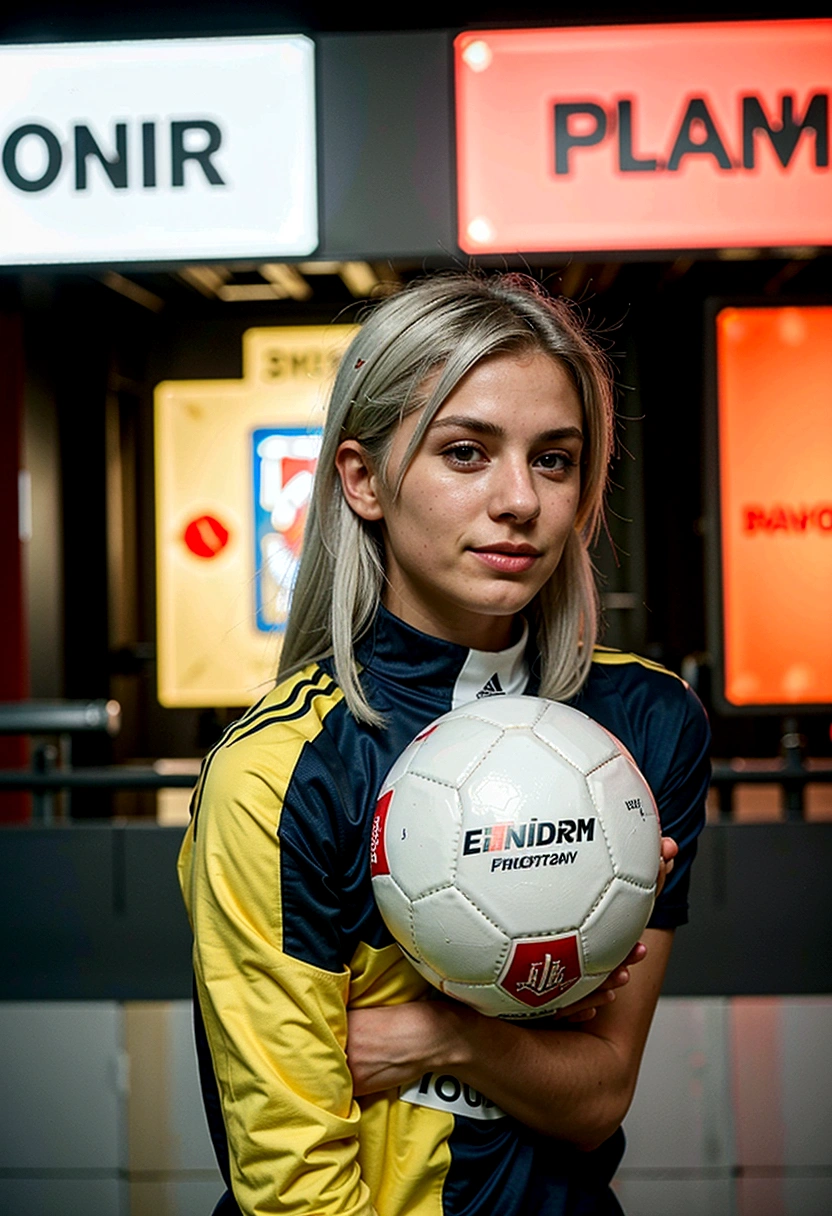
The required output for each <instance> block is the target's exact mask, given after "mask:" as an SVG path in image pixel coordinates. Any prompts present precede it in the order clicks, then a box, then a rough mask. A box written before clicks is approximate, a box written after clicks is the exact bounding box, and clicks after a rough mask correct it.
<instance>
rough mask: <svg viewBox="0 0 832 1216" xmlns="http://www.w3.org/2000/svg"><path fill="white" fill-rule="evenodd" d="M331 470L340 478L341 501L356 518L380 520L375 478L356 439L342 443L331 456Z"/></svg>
mask: <svg viewBox="0 0 832 1216" xmlns="http://www.w3.org/2000/svg"><path fill="white" fill-rule="evenodd" d="M335 467H336V469H337V470H338V476H339V477H340V478H341V489H342V490H343V492H344V498H346V500H347V502H348V503H349V505H350V507H352V509H353V511H355V513H356V515H357V516H358V517H359V518H360V519H366V520H378V519H383V518H384V509H383V508H382V505H381V501H380V499H379V494H378V478H377V476H376V474H375V472H374V471H373V468H372V465H371V464H370V461H369V459H368V457H367V453H366V452H365V451H364V449H363V448H362V446H361V444H360V443H359V442H358V440H357V439H345V440H344V442H343V443H342V444H341V446H340V447H339V448H338V451H337V452H336V453H335Z"/></svg>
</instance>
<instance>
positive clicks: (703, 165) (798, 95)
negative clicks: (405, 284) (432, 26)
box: [455, 20, 832, 254]
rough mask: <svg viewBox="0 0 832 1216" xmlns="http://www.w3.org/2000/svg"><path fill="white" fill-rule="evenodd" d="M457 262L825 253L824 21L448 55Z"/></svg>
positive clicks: (488, 34)
mask: <svg viewBox="0 0 832 1216" xmlns="http://www.w3.org/2000/svg"><path fill="white" fill-rule="evenodd" d="M455 45H456V106H457V160H458V212H459V243H460V246H461V247H462V248H463V249H464V250H465V251H466V252H468V253H474V254H476V253H513V252H516V251H519V250H526V251H529V252H535V251H539V252H543V251H547V250H551V251H558V250H586V251H589V250H604V249H606V250H627V249H674V248H718V247H730V246H749V245H762V246H772V245H806V244H828V243H830V241H832V170H830V165H829V117H830V115H829V97H830V90H832V21H828V20H818V21H748V22H719V23H696V24H690V25H687V24H679V25H665V26H661V25H654V26H646V25H642V26H626V27H624V26H622V27H603V28H593V29H549V30H502V31H479V32H476V33H473V32H471V33H465V34H461V35H460V36H459V37H458V38H457V39H456V44H455Z"/></svg>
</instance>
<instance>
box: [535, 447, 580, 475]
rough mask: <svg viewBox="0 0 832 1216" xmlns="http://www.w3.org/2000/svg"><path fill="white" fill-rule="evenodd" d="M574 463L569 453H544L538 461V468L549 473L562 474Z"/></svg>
mask: <svg viewBox="0 0 832 1216" xmlns="http://www.w3.org/2000/svg"><path fill="white" fill-rule="evenodd" d="M574 463H575V462H574V460H573V459H572V457H571V456H570V455H569V453H568V452H543V453H542V454H541V455H540V456H538V458H537V461H536V464H537V465H538V467H539V468H541V469H543V470H545V472H547V473H561V472H563V471H564V470H565V469H569V468H571V467H572V465H573V464H574Z"/></svg>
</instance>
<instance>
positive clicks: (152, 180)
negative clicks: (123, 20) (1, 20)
mask: <svg viewBox="0 0 832 1216" xmlns="http://www.w3.org/2000/svg"><path fill="white" fill-rule="evenodd" d="M317 243H318V233H317V201H316V181H315V97H314V47H313V44H312V42H311V41H310V40H309V39H308V38H305V37H303V36H302V35H277V36H268V37H243V38H197V39H187V40H184V39H170V40H159V41H152V42H149V41H140V42H111V43H103V42H99V43H62V44H53V45H49V44H44V45H42V46H5V47H2V48H0V264H5V265H34V264H41V265H43V264H50V263H54V264H57V263H62V262H141V261H193V260H194V259H197V258H249V257H251V258H258V259H260V258H263V259H265V258H275V257H281V256H285V257H291V256H304V255H306V254H309V253H311V252H312V251H313V250H314V249H315V247H316V245H317Z"/></svg>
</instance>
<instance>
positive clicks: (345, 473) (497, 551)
mask: <svg viewBox="0 0 832 1216" xmlns="http://www.w3.org/2000/svg"><path fill="white" fill-rule="evenodd" d="M418 420H419V411H418V410H417V411H415V412H414V413H412V414H410V415H409V416H408V417H407V418H405V419H404V421H403V422H402V424H401V425H400V427H399V429H398V431H397V432H396V434H395V436H394V439H393V444H392V448H391V453H390V460H389V463H388V466H387V476H386V478H385V480H384V482H382V480H381V478H379V477H378V476H377V474H376V472H375V471H373V470H372V469H371V468H369V467H368V466H366V462H364V465H363V466H362V465H361V461H362V457H361V456H360V447H359V445H358V444H356V443H355V442H354V441H347V442H346V443H345V444H342V447H341V449H339V457H338V465H339V469H340V471H341V476H342V481H343V483H344V489H345V493H346V495H347V499H348V501H349V502H350V504H351V505H352V507H353V509H354V510H356V511H357V513H358V514H359V515H361V516H362V517H363V518H365V519H374V520H377V521H379V522H380V524H381V529H382V534H383V537H384V547H385V554H386V573H387V581H386V589H385V593H384V603H385V605H386V606H387V607H388V608H389V609H390V611H391V612H393V613H395V615H396V616H398V617H400V618H401V619H402V620H404V621H406V622H407V623H408V624H410V625H413V626H414V627H415V628H417V629H420V630H422V631H423V632H425V633H430V634H433V635H434V636H435V637H441V638H445V639H446V640H448V641H452V642H457V643H459V644H461V645H463V646H471V647H474V648H476V649H480V650H500V649H503V648H504V647H505V646H507V645H509V644H510V641H511V633H512V622H513V620H514V618H515V616H516V614H517V613H518V612H520V611H521V609H523V608H525V606H526V605H527V604H528V603H529V602H530V600H531V599H532V598H533V597H534V596H535V595H536V594H537V592H538V591H539V590H540V588H541V587H542V586H543V584H544V583H545V582H546V581H547V579H549V578H550V577H551V576H552V574H553V573H554V571H555V569H556V568H557V565H558V563H559V561H560V559H561V556H562V554H563V548H564V545H565V544H566V540H567V537H568V536H569V533H570V532H571V530H572V527H573V525H574V522H575V513H576V511H577V508H578V500H579V497H580V488H581V482H580V457H581V448H582V445H583V416H582V410H581V404H580V401H579V400H578V395H577V393H576V391H575V389H574V387H573V385H572V382H571V380H570V379H569V376H568V374H567V373H566V372H565V371H564V369H563V368H562V367H561V365H560V364H559V363H557V362H555V360H554V359H551V358H550V357H549V356H548V355H545V354H542V353H540V352H524V353H521V354H499V355H492V356H490V357H489V358H487V359H484V360H483V361H482V362H481V363H478V364H477V365H476V366H475V367H474V368H472V369H471V371H470V372H468V374H467V375H466V376H465V377H464V378H463V379H462V380H461V381H460V383H459V384H458V385H457V387H456V388H455V389H454V391H453V392H452V393H451V394H450V396H449V397H448V398H447V400H446V401H445V402H444V404H443V405H442V407H441V409H440V410H439V411H438V413H437V414H436V416H435V418H434V419H433V421H432V422H431V424H430V426H429V427H428V430H427V432H426V434H425V436H424V438H423V440H422V443H421V444H420V446H419V449H418V451H417V453H416V455H415V456H414V458H413V460H412V461H411V463H410V465H409V467H408V469H407V471H406V472H405V475H404V478H403V480H402V484H401V488H400V490H399V493H398V495H397V496H396V497H395V498H394V497H393V493H392V490H391V489H390V487H391V486H394V485H395V483H396V477H397V474H398V471H399V468H400V466H401V462H402V459H403V456H404V453H405V451H406V450H407V446H408V443H409V441H410V438H411V436H412V435H413V432H414V431H415V429H416V426H417V424H418ZM350 470H351V471H350ZM359 472H360V474H361V475H360V476H359Z"/></svg>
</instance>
